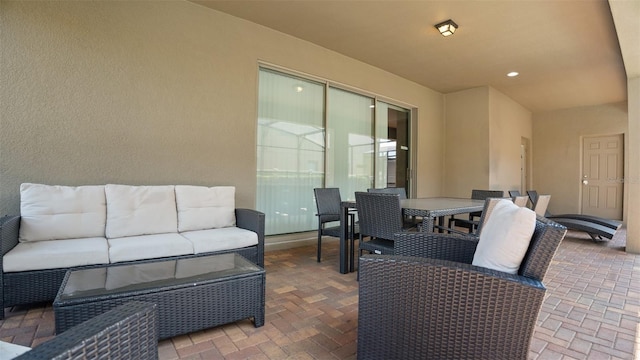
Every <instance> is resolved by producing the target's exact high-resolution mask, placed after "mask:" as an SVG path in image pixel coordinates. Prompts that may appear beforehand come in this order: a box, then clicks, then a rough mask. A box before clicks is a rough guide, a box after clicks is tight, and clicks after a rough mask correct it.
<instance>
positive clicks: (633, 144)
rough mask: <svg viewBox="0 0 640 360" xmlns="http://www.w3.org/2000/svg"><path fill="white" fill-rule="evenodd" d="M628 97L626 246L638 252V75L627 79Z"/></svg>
mask: <svg viewBox="0 0 640 360" xmlns="http://www.w3.org/2000/svg"><path fill="white" fill-rule="evenodd" d="M627 83H628V86H627V88H628V95H627V96H628V98H629V107H628V109H629V141H627V146H628V151H627V152H628V157H629V161H628V164H629V167H628V168H627V173H626V174H625V179H627V181H626V182H625V184H626V186H627V188H626V194H627V197H626V199H628V201H627V203H626V204H627V216H626V220H627V247H626V250H627V251H628V252H631V253H635V254H640V77H635V78H631V79H628V80H627Z"/></svg>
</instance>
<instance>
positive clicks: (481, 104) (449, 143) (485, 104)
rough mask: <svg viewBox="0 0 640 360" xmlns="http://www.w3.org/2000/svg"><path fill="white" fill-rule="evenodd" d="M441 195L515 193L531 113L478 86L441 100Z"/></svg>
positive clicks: (517, 187) (529, 127)
mask: <svg viewBox="0 0 640 360" xmlns="http://www.w3.org/2000/svg"><path fill="white" fill-rule="evenodd" d="M445 104H446V105H445V111H446V115H445V117H446V123H445V162H444V168H445V171H444V172H445V180H444V187H445V190H444V195H446V196H455V197H468V196H469V195H470V194H471V190H472V189H490V190H503V191H505V195H506V194H507V191H508V190H516V189H520V144H521V143H522V138H526V139H531V136H532V126H531V112H529V111H528V110H527V109H525V108H524V107H522V106H521V105H520V104H518V103H516V102H514V101H513V100H511V99H510V98H508V97H507V96H506V95H504V94H503V93H501V92H499V91H498V90H496V89H494V88H492V87H488V86H484V87H479V88H474V89H470V90H464V91H459V92H456V93H450V94H446V95H445Z"/></svg>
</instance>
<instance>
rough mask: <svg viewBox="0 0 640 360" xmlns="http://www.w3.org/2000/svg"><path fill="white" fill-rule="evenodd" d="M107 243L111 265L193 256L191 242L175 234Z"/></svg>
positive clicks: (122, 239)
mask: <svg viewBox="0 0 640 360" xmlns="http://www.w3.org/2000/svg"><path fill="white" fill-rule="evenodd" d="M107 241H108V243H109V260H110V261H111V263H117V262H122V261H131V260H141V259H155V258H161V257H167V256H177V255H186V254H193V245H191V242H189V241H188V240H187V239H185V238H184V237H182V236H180V235H179V234H177V233H169V234H154V235H142V236H130V237H124V238H116V239H108V240H107Z"/></svg>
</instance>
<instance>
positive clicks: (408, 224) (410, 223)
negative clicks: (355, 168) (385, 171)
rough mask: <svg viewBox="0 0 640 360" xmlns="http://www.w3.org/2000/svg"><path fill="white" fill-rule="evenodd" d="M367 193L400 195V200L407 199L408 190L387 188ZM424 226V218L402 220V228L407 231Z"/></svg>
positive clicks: (373, 189)
mask: <svg viewBox="0 0 640 360" xmlns="http://www.w3.org/2000/svg"><path fill="white" fill-rule="evenodd" d="M367 192H375V193H383V194H398V195H399V196H400V200H405V199H407V190H406V189H405V188H403V187H387V188H379V189H375V188H370V189H367ZM420 224H422V218H418V217H417V216H404V215H403V219H402V227H403V228H405V229H415V230H417V229H418V227H419V225H420Z"/></svg>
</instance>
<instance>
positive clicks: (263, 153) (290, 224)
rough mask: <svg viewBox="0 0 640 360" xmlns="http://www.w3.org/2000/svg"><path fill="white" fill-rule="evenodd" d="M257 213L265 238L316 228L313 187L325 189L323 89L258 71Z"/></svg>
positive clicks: (296, 79)
mask: <svg viewBox="0 0 640 360" xmlns="http://www.w3.org/2000/svg"><path fill="white" fill-rule="evenodd" d="M259 80H260V84H259V91H258V94H259V99H258V138H257V144H258V146H257V161H258V166H257V167H258V168H257V191H256V194H257V195H256V196H257V198H256V208H257V209H258V210H260V211H262V212H264V213H265V215H266V216H265V227H266V233H267V234H269V235H271V234H285V233H293V232H300V231H308V230H309V229H314V228H315V227H317V219H315V215H314V214H315V213H316V205H315V201H314V198H313V188H316V187H322V186H323V184H324V117H325V116H324V98H325V86H324V85H323V84H319V83H316V82H313V81H309V80H305V79H300V78H297V77H292V76H285V75H283V74H281V73H275V72H272V71H269V70H264V69H263V70H261V71H260V78H259Z"/></svg>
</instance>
